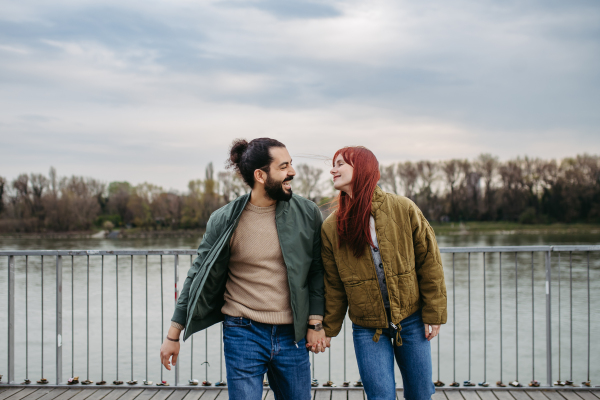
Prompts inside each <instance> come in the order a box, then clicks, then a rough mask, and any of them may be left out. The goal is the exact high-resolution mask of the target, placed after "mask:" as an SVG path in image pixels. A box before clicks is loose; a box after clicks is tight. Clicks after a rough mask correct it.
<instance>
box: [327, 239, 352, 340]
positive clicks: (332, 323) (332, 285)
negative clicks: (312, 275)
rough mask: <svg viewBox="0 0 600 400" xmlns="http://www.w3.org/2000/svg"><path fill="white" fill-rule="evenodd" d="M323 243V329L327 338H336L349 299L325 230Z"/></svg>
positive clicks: (344, 316)
mask: <svg viewBox="0 0 600 400" xmlns="http://www.w3.org/2000/svg"><path fill="white" fill-rule="evenodd" d="M321 241H322V247H321V255H322V257H323V267H324V270H325V317H324V318H323V327H324V328H325V334H326V335H327V336H329V337H335V336H337V335H338V333H340V330H341V329H342V323H343V322H344V318H346V311H347V310H348V297H346V289H345V288H344V283H343V282H342V279H341V278H340V274H339V272H338V268H337V265H336V263H335V257H334V255H333V247H332V244H331V241H330V240H329V238H328V237H327V234H326V233H325V231H324V230H321Z"/></svg>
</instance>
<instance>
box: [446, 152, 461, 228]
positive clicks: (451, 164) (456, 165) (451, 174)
mask: <svg viewBox="0 0 600 400" xmlns="http://www.w3.org/2000/svg"><path fill="white" fill-rule="evenodd" d="M442 172H443V173H444V177H445V178H446V184H447V186H448V187H449V188H450V215H451V217H452V218H453V219H456V217H457V215H458V214H457V210H456V196H455V193H454V191H455V188H454V186H455V185H456V181H458V178H459V177H460V160H457V159H454V160H449V161H445V162H443V163H442Z"/></svg>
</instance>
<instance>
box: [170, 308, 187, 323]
mask: <svg viewBox="0 0 600 400" xmlns="http://www.w3.org/2000/svg"><path fill="white" fill-rule="evenodd" d="M186 319H187V311H186V310H181V309H179V308H178V307H175V311H174V312H173V317H172V318H171V321H173V322H176V323H178V324H179V325H183V326H184V327H185V323H186V322H187V321H186Z"/></svg>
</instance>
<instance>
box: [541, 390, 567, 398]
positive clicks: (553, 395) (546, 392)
mask: <svg viewBox="0 0 600 400" xmlns="http://www.w3.org/2000/svg"><path fill="white" fill-rule="evenodd" d="M542 393H544V395H545V396H546V397H547V398H549V399H550V400H565V398H564V396H561V395H560V393H558V391H557V390H548V389H546V390H542Z"/></svg>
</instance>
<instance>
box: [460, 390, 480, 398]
mask: <svg viewBox="0 0 600 400" xmlns="http://www.w3.org/2000/svg"><path fill="white" fill-rule="evenodd" d="M460 394H461V395H462V397H463V398H464V399H465V400H480V399H479V396H477V393H476V392H475V390H461V391H460Z"/></svg>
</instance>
